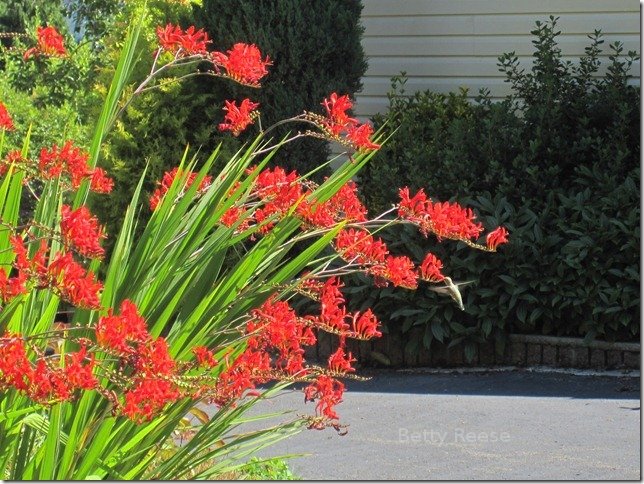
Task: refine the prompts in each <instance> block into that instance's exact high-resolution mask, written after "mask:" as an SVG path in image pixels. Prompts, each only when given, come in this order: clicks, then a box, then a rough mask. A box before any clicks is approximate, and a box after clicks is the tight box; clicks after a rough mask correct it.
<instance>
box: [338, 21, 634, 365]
mask: <svg viewBox="0 0 644 484" xmlns="http://www.w3.org/2000/svg"><path fill="white" fill-rule="evenodd" d="M555 27H556V19H554V18H551V19H550V21H549V22H546V23H540V22H537V28H536V30H534V31H533V32H532V33H533V35H535V36H536V40H535V42H534V44H535V47H536V52H535V65H534V67H533V68H532V69H531V70H529V71H527V72H526V71H525V70H523V69H522V68H521V66H520V65H519V62H518V60H517V58H516V56H515V55H514V54H512V53H510V54H504V55H502V56H501V57H499V67H500V68H501V70H502V71H503V72H505V74H506V77H507V81H508V82H510V83H511V86H512V94H511V95H509V96H508V97H507V98H506V99H505V100H504V101H502V102H499V103H494V102H491V100H490V98H489V94H488V93H485V92H482V93H481V94H480V96H479V98H478V99H477V102H476V103H474V104H469V103H468V102H467V100H466V94H465V93H464V92H460V93H452V94H449V95H442V94H435V93H432V92H422V93H416V94H414V95H413V96H412V97H410V98H404V97H400V89H401V86H404V78H401V77H399V78H395V79H394V80H393V87H394V90H393V92H392V93H391V94H390V106H391V110H390V112H389V113H387V114H386V115H384V116H378V117H376V118H375V119H374V122H375V124H376V125H381V124H382V123H383V122H384V121H386V120H387V119H394V120H396V121H397V123H400V128H399V129H398V131H397V132H396V133H395V135H394V136H393V138H392V139H391V141H390V142H389V143H388V144H387V145H386V146H385V147H384V148H383V149H382V150H381V151H380V152H379V153H378V154H377V156H376V157H375V158H374V160H372V163H371V164H370V165H368V166H367V167H366V168H365V170H364V171H363V172H362V176H361V178H360V182H359V184H360V186H361V189H362V192H363V196H364V198H365V199H366V201H367V202H368V203H369V204H370V208H374V209H375V210H379V209H382V208H384V207H387V206H388V205H390V204H391V203H393V202H395V201H396V196H397V193H396V191H395V189H394V187H399V186H405V185H408V186H409V187H410V188H412V189H416V188H419V187H425V188H426V190H427V192H428V194H430V195H431V196H432V197H435V198H437V199H440V200H447V199H450V198H451V199H453V200H457V201H458V202H460V203H462V204H464V205H468V206H471V207H472V208H474V209H475V211H476V212H477V213H478V214H479V219H480V220H481V221H482V222H483V223H484V224H485V226H489V227H494V226H496V225H499V224H501V225H504V226H506V227H507V228H508V229H509V231H510V243H509V244H508V245H506V246H503V247H502V248H501V249H500V251H499V254H497V255H495V256H494V257H489V255H486V254H481V253H477V252H474V251H471V250H464V249H465V247H464V246H462V247H459V246H461V245H462V244H460V243H459V244H458V245H457V247H456V250H455V251H454V250H453V249H454V247H453V243H451V242H450V241H445V242H443V243H442V244H438V243H436V241H435V239H424V238H423V237H422V236H420V235H419V234H418V233H416V232H415V230H413V228H411V227H410V228H409V230H408V231H406V232H405V234H404V236H403V237H402V238H398V240H397V241H396V240H395V239H394V238H393V236H392V235H390V234H388V233H386V232H384V234H383V238H385V239H387V240H388V242H389V243H390V245H391V247H392V252H394V251H395V248H396V246H397V245H399V246H404V247H405V249H406V250H411V251H412V253H414V252H415V253H416V257H417V262H420V260H421V258H422V256H423V254H424V253H426V252H427V251H428V250H432V251H433V252H435V253H436V254H437V255H438V256H439V257H440V258H442V260H443V262H444V264H445V272H446V273H447V274H448V275H450V276H451V277H452V278H453V279H454V280H462V278H465V277H469V278H472V277H471V276H472V274H475V277H473V278H472V279H474V282H472V283H471V284H469V285H466V286H463V288H462V293H463V300H464V303H465V306H466V308H465V311H462V312H461V311H459V310H458V309H457V308H456V307H455V306H454V305H453V303H452V302H451V301H450V300H449V299H447V298H444V297H440V296H439V295H437V294H435V293H433V292H431V291H421V290H418V291H414V292H409V293H408V294H404V295H401V294H400V292H399V291H398V294H397V295H394V294H393V292H391V291H389V290H388V289H384V290H380V291H377V292H374V291H373V290H372V289H370V290H366V287H363V286H362V285H361V284H360V283H359V282H356V285H355V286H354V287H353V288H352V289H350V290H351V291H352V292H354V293H355V294H354V300H356V299H357V304H358V305H364V306H367V305H369V304H370V303H373V304H374V306H375V309H376V311H377V312H379V315H380V316H381V317H382V318H383V319H384V320H385V321H386V320H389V321H390V324H393V325H395V326H397V325H402V330H403V332H406V331H408V330H409V329H410V328H411V327H413V326H424V327H425V337H424V339H423V343H424V344H425V346H427V347H429V345H430V344H431V343H432V341H433V340H439V341H446V342H450V343H451V344H460V343H463V344H465V350H466V355H468V354H469V355H470V356H471V355H472V354H473V345H472V344H470V343H474V342H479V341H482V340H485V339H488V338H493V339H494V340H495V341H496V342H497V343H498V344H499V345H500V346H502V345H503V342H504V337H505V335H506V334H507V333H508V332H525V333H537V334H550V335H570V336H585V337H587V338H589V339H590V338H594V337H596V338H601V339H607V340H636V339H638V338H639V321H640V316H639V304H640V296H639V285H640V276H639V244H640V227H639V220H640V194H639V189H640V181H639V180H640V166H639V152H640V140H639V128H640V119H639V106H640V98H639V91H638V89H637V88H635V87H632V86H629V85H628V84H627V80H628V70H629V68H630V66H631V64H632V62H633V61H634V60H635V59H636V57H635V53H633V52H629V53H628V55H627V56H623V55H622V47H621V45H620V44H619V43H616V44H613V45H611V46H610V47H611V49H612V50H613V54H612V55H611V56H610V58H609V59H610V65H609V66H608V69H607V75H606V76H605V77H604V78H601V77H598V76H597V75H596V74H597V73H598V70H599V67H600V62H599V58H598V54H599V53H600V52H601V44H602V42H603V40H602V39H601V33H600V32H599V31H596V32H595V33H594V34H593V35H590V36H589V37H590V39H591V43H590V46H589V47H588V48H587V49H586V55H585V56H584V57H583V58H582V59H580V62H579V63H578V64H572V63H570V62H564V61H563V59H562V57H561V52H560V50H559V48H558V46H557V42H556V38H557V35H558V34H559V32H558V31H556V30H555ZM371 206H373V207H371ZM446 246H450V247H448V249H449V250H445V247H446ZM479 281H481V282H484V284H480V287H479V285H478V282H479ZM392 307H393V308H394V310H392V309H391V308H392ZM419 343H420V342H415V341H412V342H410V344H412V345H417V344H419Z"/></svg>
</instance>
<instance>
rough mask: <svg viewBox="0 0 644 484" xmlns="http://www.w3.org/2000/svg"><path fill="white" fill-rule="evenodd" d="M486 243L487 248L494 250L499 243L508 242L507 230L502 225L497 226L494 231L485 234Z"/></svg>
mask: <svg viewBox="0 0 644 484" xmlns="http://www.w3.org/2000/svg"><path fill="white" fill-rule="evenodd" d="M485 240H486V243H487V246H488V249H490V250H496V248H497V247H498V246H499V245H501V244H506V243H507V242H508V231H507V230H506V229H505V228H504V227H497V228H496V229H495V230H494V231H492V232H490V233H489V234H487V237H486V239H485Z"/></svg>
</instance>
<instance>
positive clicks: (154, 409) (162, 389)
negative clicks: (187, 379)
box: [122, 376, 181, 423]
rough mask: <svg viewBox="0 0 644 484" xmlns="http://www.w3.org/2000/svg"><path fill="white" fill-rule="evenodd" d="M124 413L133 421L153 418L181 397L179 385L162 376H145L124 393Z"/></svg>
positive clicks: (140, 421) (139, 421)
mask: <svg viewBox="0 0 644 484" xmlns="http://www.w3.org/2000/svg"><path fill="white" fill-rule="evenodd" d="M124 397H125V402H124V405H123V409H122V413H123V415H125V416H126V417H127V418H129V419H130V420H132V421H133V422H137V423H142V422H144V421H146V420H151V419H152V417H154V416H155V415H156V414H158V413H159V412H160V411H161V410H163V408H164V407H165V406H166V405H167V404H168V403H171V402H176V401H177V400H178V399H179V398H181V392H180V391H179V389H178V388H177V386H176V385H175V384H174V383H173V382H171V381H169V380H166V379H164V378H161V377H155V376H152V377H143V378H140V379H137V380H136V381H135V384H134V387H133V388H132V389H130V390H128V391H127V392H125V394H124Z"/></svg>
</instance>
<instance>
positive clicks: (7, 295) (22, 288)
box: [0, 269, 29, 302]
mask: <svg viewBox="0 0 644 484" xmlns="http://www.w3.org/2000/svg"><path fill="white" fill-rule="evenodd" d="M26 284H27V274H26V273H25V272H23V271H20V272H18V275H17V276H14V277H7V274H6V272H5V271H4V269H0V297H2V300H3V301H4V302H8V301H11V300H12V299H13V298H15V297H17V296H20V295H21V294H27V292H29V291H28V289H27V285H26Z"/></svg>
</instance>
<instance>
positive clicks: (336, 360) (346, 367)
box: [329, 346, 356, 373]
mask: <svg viewBox="0 0 644 484" xmlns="http://www.w3.org/2000/svg"><path fill="white" fill-rule="evenodd" d="M354 361H356V359H355V358H353V356H352V355H351V352H349V353H345V352H344V348H342V347H341V346H340V347H339V348H338V349H337V350H336V352H335V353H333V354H332V355H331V356H329V370H331V371H332V372H334V373H351V372H354V371H356V369H355V368H353V367H352V366H351V363H353V362H354Z"/></svg>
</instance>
